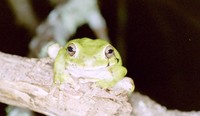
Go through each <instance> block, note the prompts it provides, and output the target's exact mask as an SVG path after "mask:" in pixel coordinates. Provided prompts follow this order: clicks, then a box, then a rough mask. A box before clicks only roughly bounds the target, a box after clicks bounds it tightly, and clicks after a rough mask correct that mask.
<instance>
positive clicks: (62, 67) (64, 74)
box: [54, 48, 76, 87]
mask: <svg viewBox="0 0 200 116" xmlns="http://www.w3.org/2000/svg"><path fill="white" fill-rule="evenodd" d="M65 59H66V50H65V49H64V48H61V49H60V50H59V52H58V55H57V56H56V59H55V62H54V83H55V84H59V85H60V84H63V83H70V84H71V85H72V86H73V87H75V86H76V84H75V82H74V80H73V79H72V77H71V75H70V73H69V72H68V71H67V69H66V62H65Z"/></svg>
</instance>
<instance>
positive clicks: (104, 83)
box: [96, 80, 114, 89]
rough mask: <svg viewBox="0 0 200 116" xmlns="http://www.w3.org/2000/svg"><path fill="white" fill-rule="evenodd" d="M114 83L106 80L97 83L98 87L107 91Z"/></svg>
mask: <svg viewBox="0 0 200 116" xmlns="http://www.w3.org/2000/svg"><path fill="white" fill-rule="evenodd" d="M113 84H114V83H112V82H110V81H105V80H100V81H97V82H96V85H97V86H99V87H101V88H103V89H107V88H109V87H112V86H113Z"/></svg>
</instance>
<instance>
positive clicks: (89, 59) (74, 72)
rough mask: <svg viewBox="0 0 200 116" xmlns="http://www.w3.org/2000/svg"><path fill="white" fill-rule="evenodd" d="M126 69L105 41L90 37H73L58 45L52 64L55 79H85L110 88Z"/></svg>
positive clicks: (65, 80)
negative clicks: (63, 44) (64, 43)
mask: <svg viewBox="0 0 200 116" xmlns="http://www.w3.org/2000/svg"><path fill="white" fill-rule="evenodd" d="M126 73H127V70H126V68H125V67H123V66H122V61H121V57H120V55H119V53H118V51H117V50H116V49H115V48H114V47H113V46H112V45H110V44H109V43H108V42H106V41H104V40H101V39H96V40H92V39H89V38H82V39H74V40H71V41H69V42H68V43H67V44H66V46H64V47H61V48H60V50H59V52H58V55H57V56H56V59H55V63H54V74H55V75H54V82H55V83H63V82H67V80H68V78H71V77H73V78H87V79H90V80H93V81H94V82H95V83H96V84H97V85H98V86H100V87H102V88H109V87H113V86H114V85H115V84H116V83H117V82H118V81H120V80H122V79H123V78H124V76H125V75H126Z"/></svg>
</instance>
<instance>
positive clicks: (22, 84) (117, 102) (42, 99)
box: [0, 52, 132, 116]
mask: <svg viewBox="0 0 200 116" xmlns="http://www.w3.org/2000/svg"><path fill="white" fill-rule="evenodd" d="M52 64H53V61H52V60H51V59H50V58H43V59H33V58H32V59H30V58H24V57H20V56H15V55H8V54H5V53H1V52H0V66H1V68H0V82H1V84H0V102H3V103H6V104H10V105H14V106H19V107H26V108H29V109H31V110H34V111H36V112H40V113H43V114H46V115H104V114H107V115H115V114H120V115H126V116H127V115H131V111H132V107H131V105H130V103H128V102H127V100H128V97H127V93H126V92H124V91H121V90H119V91H112V90H110V91H105V90H103V89H100V88H98V87H91V83H79V82H77V83H78V84H79V85H80V88H79V89H78V90H76V89H74V88H72V87H71V86H70V85H69V84H63V85H62V86H59V87H57V86H55V85H54V84H53V71H52Z"/></svg>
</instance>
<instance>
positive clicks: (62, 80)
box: [54, 76, 80, 90]
mask: <svg viewBox="0 0 200 116" xmlns="http://www.w3.org/2000/svg"><path fill="white" fill-rule="evenodd" d="M65 77H67V76H65ZM65 84H69V85H70V86H71V87H72V88H74V89H75V90H78V89H79V88H80V86H79V84H77V82H76V81H74V80H73V79H72V78H71V77H69V76H68V77H67V78H59V79H57V78H56V79H55V80H54V85H55V86H57V87H58V88H59V89H60V90H63V89H64V88H65Z"/></svg>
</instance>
